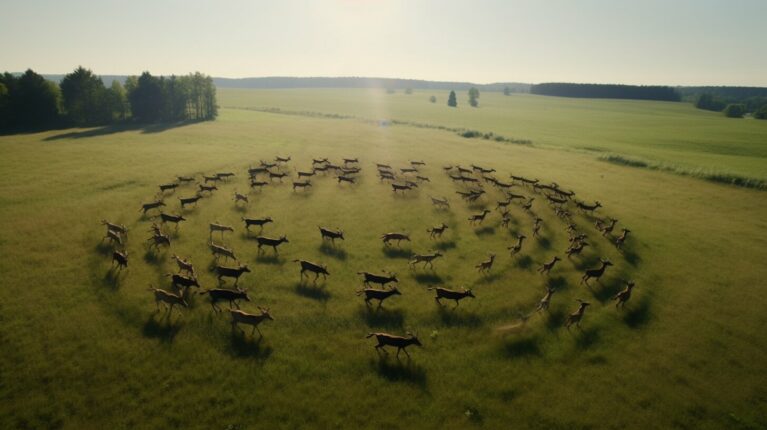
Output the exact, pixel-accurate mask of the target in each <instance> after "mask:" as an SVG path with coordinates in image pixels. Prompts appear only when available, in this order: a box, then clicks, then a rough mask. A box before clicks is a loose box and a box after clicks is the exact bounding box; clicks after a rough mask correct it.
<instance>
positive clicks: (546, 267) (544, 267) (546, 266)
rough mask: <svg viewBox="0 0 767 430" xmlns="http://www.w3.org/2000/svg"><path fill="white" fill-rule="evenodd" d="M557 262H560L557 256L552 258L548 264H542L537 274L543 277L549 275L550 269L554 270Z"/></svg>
mask: <svg viewBox="0 0 767 430" xmlns="http://www.w3.org/2000/svg"><path fill="white" fill-rule="evenodd" d="M557 261H562V260H561V259H560V258H559V257H558V256H554V258H552V259H551V261H549V262H548V263H543V264H542V265H541V267H540V268H539V269H538V272H539V273H540V274H541V275H543V274H546V275H548V274H549V273H551V269H553V268H554V265H555V264H557Z"/></svg>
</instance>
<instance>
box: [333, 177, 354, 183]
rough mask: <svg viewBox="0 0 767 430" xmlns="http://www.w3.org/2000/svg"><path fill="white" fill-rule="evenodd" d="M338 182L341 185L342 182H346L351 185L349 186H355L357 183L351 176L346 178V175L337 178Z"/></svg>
mask: <svg viewBox="0 0 767 430" xmlns="http://www.w3.org/2000/svg"><path fill="white" fill-rule="evenodd" d="M336 180H337V181H338V183H339V184H340V183H341V182H346V183H349V184H354V181H355V179H354V178H352V177H351V176H344V175H340V176H336Z"/></svg>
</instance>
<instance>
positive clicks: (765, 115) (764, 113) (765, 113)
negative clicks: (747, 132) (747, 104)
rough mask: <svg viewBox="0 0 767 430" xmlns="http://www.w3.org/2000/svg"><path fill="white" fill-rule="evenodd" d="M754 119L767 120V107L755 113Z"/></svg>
mask: <svg viewBox="0 0 767 430" xmlns="http://www.w3.org/2000/svg"><path fill="white" fill-rule="evenodd" d="M754 118H756V119H767V105H764V106H762V107H761V108H759V110H757V111H756V112H754Z"/></svg>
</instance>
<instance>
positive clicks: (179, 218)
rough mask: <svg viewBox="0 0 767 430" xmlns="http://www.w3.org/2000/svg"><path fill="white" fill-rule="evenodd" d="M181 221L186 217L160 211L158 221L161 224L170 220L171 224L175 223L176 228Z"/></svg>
mask: <svg viewBox="0 0 767 430" xmlns="http://www.w3.org/2000/svg"><path fill="white" fill-rule="evenodd" d="M181 221H186V218H184V217H183V216H182V215H170V214H166V213H164V212H160V222H161V223H163V224H165V223H166V222H172V223H173V224H176V229H178V223H180V222H181Z"/></svg>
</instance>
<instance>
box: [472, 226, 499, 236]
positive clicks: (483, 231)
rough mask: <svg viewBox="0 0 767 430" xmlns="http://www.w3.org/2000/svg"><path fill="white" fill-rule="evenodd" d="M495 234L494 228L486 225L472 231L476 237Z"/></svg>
mask: <svg viewBox="0 0 767 430" xmlns="http://www.w3.org/2000/svg"><path fill="white" fill-rule="evenodd" d="M494 233H495V227H494V226H492V225H486V226H483V227H480V228H475V229H474V234H476V235H477V236H487V235H491V234H494Z"/></svg>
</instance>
